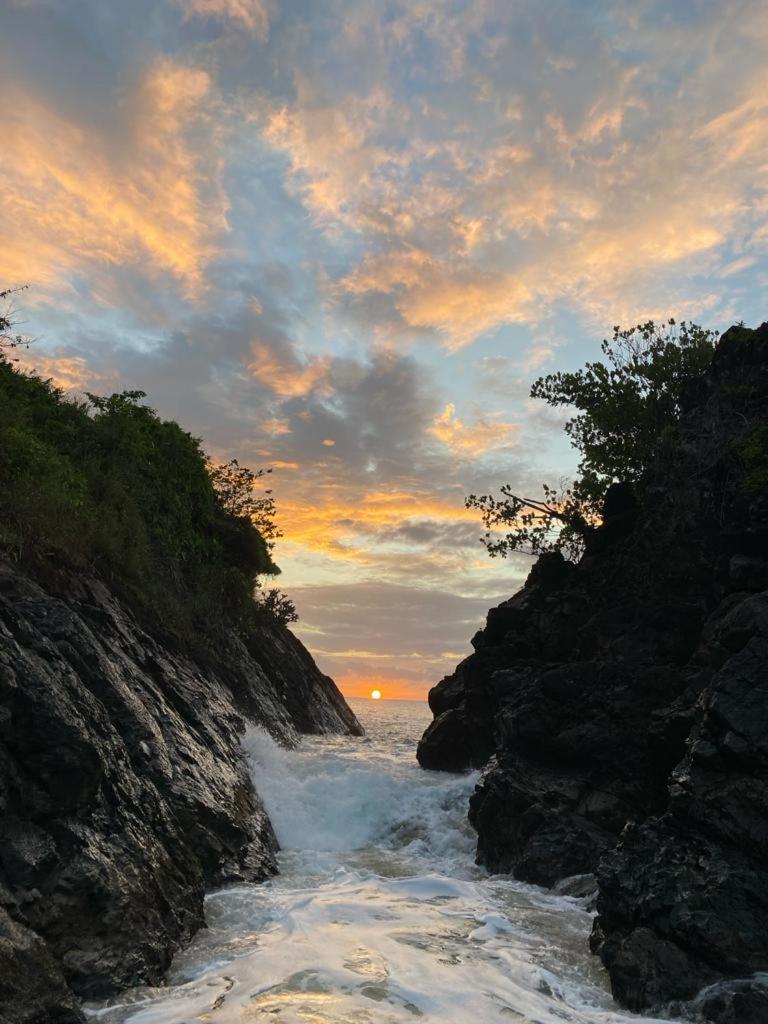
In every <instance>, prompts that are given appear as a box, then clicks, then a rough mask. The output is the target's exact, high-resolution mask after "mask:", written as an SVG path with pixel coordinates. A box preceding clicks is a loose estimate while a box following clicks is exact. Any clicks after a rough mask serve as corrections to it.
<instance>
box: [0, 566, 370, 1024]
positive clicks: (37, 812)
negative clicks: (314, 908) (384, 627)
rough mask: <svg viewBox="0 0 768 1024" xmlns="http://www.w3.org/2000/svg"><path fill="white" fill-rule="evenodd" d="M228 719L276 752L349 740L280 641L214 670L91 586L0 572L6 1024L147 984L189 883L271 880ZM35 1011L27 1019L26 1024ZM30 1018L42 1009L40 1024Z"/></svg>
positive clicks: (266, 825) (1, 979)
mask: <svg viewBox="0 0 768 1024" xmlns="http://www.w3.org/2000/svg"><path fill="white" fill-rule="evenodd" d="M243 715H247V716H248V717H249V718H251V719H252V720H253V721H256V722H257V723H260V724H261V725H263V726H264V727H266V728H267V729H268V730H269V731H270V732H271V733H272V735H273V736H275V737H276V738H277V739H279V740H281V741H283V742H285V743H292V742H294V741H295V739H296V737H297V733H298V731H299V730H302V731H307V730H310V729H311V730H312V731H329V730H334V731H359V726H358V724H357V722H356V720H355V718H354V715H353V714H352V712H351V711H350V710H349V708H347V706H346V704H345V703H344V701H343V698H342V697H341V695H340V694H339V692H338V691H337V690H336V687H335V686H334V684H333V683H332V682H331V681H330V680H329V679H328V678H327V677H325V676H323V675H322V674H321V673H320V672H319V670H318V669H317V667H316V666H315V665H314V662H312V659H311V658H310V656H309V655H308V654H307V652H306V651H305V650H304V648H303V647H302V646H301V644H300V643H299V642H298V640H296V639H295V637H293V636H292V635H291V634H290V633H289V632H288V631H287V630H285V629H283V628H281V627H279V626H274V627H269V628H267V627H265V628H264V630H263V631H262V633H261V634H260V635H259V636H256V637H254V638H252V640H251V641H250V642H249V644H248V647H246V646H245V645H244V644H243V643H242V642H241V641H239V640H237V639H236V638H234V637H231V638H229V639H227V638H222V643H221V649H220V651H219V652H218V655H217V666H216V667H215V668H213V667H212V666H210V665H201V664H200V663H199V662H197V661H195V660H194V659H193V658H192V657H190V656H189V655H187V654H184V653H182V652H180V651H178V650H174V649H172V648H170V647H168V646H167V645H163V644H162V643H160V642H159V641H158V640H157V639H155V638H153V637H152V636H150V635H149V634H148V633H147V632H145V631H144V630H143V629H141V628H140V627H139V625H138V624H137V622H136V621H135V619H134V618H133V616H132V615H131V613H130V612H129V611H128V610H127V609H126V608H125V607H124V606H123V605H122V604H121V603H120V602H119V601H118V600H117V599H116V598H115V597H114V596H113V595H112V594H111V593H110V591H109V590H108V588H107V587H106V586H105V585H104V584H103V583H102V582H100V581H99V580H97V579H90V578H86V577H77V576H68V577H63V578H61V579H60V580H55V581H46V585H45V586H43V585H42V584H41V583H40V582H37V581H36V580H34V579H33V578H31V577H30V576H28V575H26V574H24V573H23V572H21V571H19V570H18V569H17V568H16V567H14V566H12V565H9V564H7V563H0V912H2V914H3V915H4V916H3V919H2V920H3V921H4V922H5V924H3V925H0V929H1V930H0V993H4V995H3V1001H2V1008H3V1013H4V1014H5V1021H7V1022H9V1024H22V1022H23V1024H33V1022H36V1021H40V1022H42V1021H48V1020H51V1021H59V1020H60V1021H61V1024H65V1022H69V1021H70V1020H72V1021H74V1020H79V1019H80V1018H79V1016H78V1011H77V1009H76V1001H75V999H74V996H73V993H74V994H76V995H77V996H80V997H92V998H96V997H103V996H105V995H107V994H109V993H110V992H112V991H115V990H116V989H119V988H122V987H127V986H130V985H134V984H137V983H150V984H155V983H157V982H159V981H160V980H161V979H162V975H163V972H164V971H165V970H166V968H167V967H168V965H169V963H170V960H171V958H172V956H173V954H174V952H175V951H176V950H177V949H178V948H179V947H180V946H181V945H183V944H184V943H185V942H187V941H188V940H189V938H190V937H191V936H192V935H193V934H194V932H195V931H196V930H197V929H198V928H199V927H200V926H201V925H202V924H203V894H204V891H205V889H206V887H209V886H215V885H221V884H224V883H227V882H232V881H238V880H246V879H247V880H254V881H255V880H260V879H263V878H266V877H267V876H269V875H270V874H272V873H273V872H274V871H275V867H276V862H275V851H276V848H277V844H276V841H275V837H274V834H273V832H272V827H271V824H270V822H269V820H268V818H267V816H266V814H265V812H264V809H263V807H262V805H261V802H260V800H259V799H258V797H257V796H256V794H255V792H254V790H253V786H252V784H251V780H250V776H249V774H248V771H247V769H246V765H245V761H244V758H243V756H242V753H241V749H240V735H241V732H242V729H243V727H244V719H243ZM35 1014H37V1016H35ZM46 1014H47V1016H46Z"/></svg>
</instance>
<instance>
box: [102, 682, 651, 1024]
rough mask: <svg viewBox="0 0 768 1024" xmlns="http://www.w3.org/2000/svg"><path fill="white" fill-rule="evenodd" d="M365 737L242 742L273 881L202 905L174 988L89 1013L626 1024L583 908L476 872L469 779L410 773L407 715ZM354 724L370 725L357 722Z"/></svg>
mask: <svg viewBox="0 0 768 1024" xmlns="http://www.w3.org/2000/svg"><path fill="white" fill-rule="evenodd" d="M356 711H357V712H358V714H360V715H361V717H363V719H364V725H365V726H366V728H367V729H368V737H366V738H363V739H360V738H352V737H310V738H307V739H305V740H304V741H303V742H302V744H301V745H300V746H299V748H298V749H296V750H285V749H283V748H281V747H279V746H278V745H277V744H275V743H274V741H273V740H272V739H271V738H270V737H269V736H268V735H267V734H266V733H264V732H262V731H259V730H256V729H251V730H249V731H248V733H247V735H246V736H245V738H244V747H245V750H246V753H247V756H248V759H249V761H250V763H251V769H252V776H253V780H254V785H255V786H256V788H257V790H258V791H259V793H260V795H261V797H262V799H263V800H264V803H265V805H266V807H267V810H268V812H269V814H270V816H271V818H272V821H273V824H274V826H275V830H276V833H277V836H278V839H279V841H280V843H281V846H282V852H281V854H280V867H281V874H280V876H278V877H277V878H275V879H274V880H272V881H271V882H268V883H265V884H263V885H261V886H243V885H240V886H236V887H232V888H229V889H224V890H220V891H218V892H216V893H212V894H211V895H210V896H209V897H208V901H207V917H208V924H209V927H208V928H207V929H206V930H205V931H203V932H201V933H200V934H199V936H198V937H197V938H196V940H195V942H194V943H193V945H192V946H191V947H190V948H189V949H188V950H186V951H184V952H183V953H182V954H181V955H180V956H179V957H177V959H176V961H175V962H174V966H173V968H172V971H171V975H170V978H169V981H170V986H169V987H167V988H163V989H142V990H136V991H133V992H131V993H127V994H126V995H124V996H123V997H122V998H121V999H120V1000H117V1001H116V1002H115V1003H114V1004H113V1005H112V1006H101V1007H91V1008H90V1009H91V1012H94V1013H97V1014H98V1015H99V1017H100V1018H101V1020H102V1021H105V1022H108V1024H122V1022H125V1021H130V1022H131V1024H179V1022H182V1021H183V1022H187V1021H193V1020H199V1019H205V1020H207V1021H211V1022H212V1024H235V1022H237V1024H244V1022H245V1021H255V1020H261V1019H263V1020H265V1021H276V1022H280V1024H399V1022H405V1021H408V1022H413V1021H416V1020H418V1021H421V1022H424V1024H469V1022H474V1021H483V1022H484V1024H486V1022H488V1024H495V1022H498V1024H509V1022H510V1021H515V1022H517V1024H526V1022H527V1024H564V1022H566V1024H568V1022H570V1024H622V1022H626V1024H629V1022H630V1021H634V1022H635V1024H638V1022H639V1021H648V1020H650V1019H651V1018H637V1017H632V1016H630V1015H628V1014H626V1013H625V1012H623V1011H621V1010H619V1009H617V1008H616V1007H615V1005H614V1003H613V1002H612V1000H611V998H610V995H609V993H608V992H607V990H606V986H605V978H604V975H603V972H602V969H601V967H600V965H599V963H598V962H597V960H596V959H595V958H591V957H589V955H588V954H587V952H586V936H587V934H588V932H589V928H590V924H591V914H590V913H588V912H587V909H586V907H585V904H584V902H583V901H580V900H578V899H573V898H569V897H562V896H556V895H553V894H550V893H546V892H544V891H543V890H541V889H537V888H536V887H534V886H528V885H523V884H521V883H519V882H516V881H514V880H512V879H509V878H505V877H494V878H489V877H487V876H486V874H485V873H484V872H483V871H482V870H481V869H480V868H478V867H477V866H476V865H475V864H474V858H473V851H474V839H473V835H472V833H471V830H470V829H469V826H468V824H467V820H466V805H467V798H468V796H469V794H470V792H471V791H472V787H473V785H474V783H475V778H476V777H475V776H474V775H469V774H468V775H450V774H447V773H439V772H434V773H433V772H424V771H421V770H420V769H419V768H418V767H417V766H416V764H415V761H414V757H413V751H414V746H415V742H414V740H415V737H416V736H418V734H419V732H420V730H421V729H422V728H423V724H424V719H425V718H426V717H427V715H426V714H425V709H424V708H422V707H421V706H420V705H415V704H408V703H406V702H398V701H386V702H381V704H379V705H376V706H375V707H374V706H372V705H370V704H369V703H368V702H359V703H358V704H357V706H356ZM366 712H367V714H366Z"/></svg>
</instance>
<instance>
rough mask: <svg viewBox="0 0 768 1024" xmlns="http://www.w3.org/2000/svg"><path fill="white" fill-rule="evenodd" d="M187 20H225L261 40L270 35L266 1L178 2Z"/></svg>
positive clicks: (218, 0)
mask: <svg viewBox="0 0 768 1024" xmlns="http://www.w3.org/2000/svg"><path fill="white" fill-rule="evenodd" d="M176 3H177V4H179V6H181V7H183V8H184V11H185V13H186V17H187V18H191V17H199V18H212V17H213V18H224V19H226V20H228V21H233V22H235V23H237V24H238V25H240V26H242V27H243V28H245V29H247V30H248V31H250V32H253V33H254V35H256V36H258V38H259V39H266V38H267V36H268V35H269V9H268V7H267V4H266V3H265V0H176Z"/></svg>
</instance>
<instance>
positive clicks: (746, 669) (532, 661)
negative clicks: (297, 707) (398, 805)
mask: <svg viewBox="0 0 768 1024" xmlns="http://www.w3.org/2000/svg"><path fill="white" fill-rule="evenodd" d="M641 493H642V499H641V500H640V501H639V502H638V501H636V500H635V497H634V494H633V491H632V490H631V489H629V488H628V487H626V486H621V485H616V486H613V487H612V488H610V489H609V492H608V495H607V497H606V507H605V517H604V525H603V526H601V527H600V528H599V529H598V530H596V531H595V533H594V535H593V536H592V537H591V538H590V539H589V543H588V545H587V550H586V553H585V555H584V557H583V558H582V559H581V561H580V562H579V563H578V564H573V563H570V562H566V561H564V560H563V559H562V558H561V557H560V556H559V555H556V554H551V555H546V556H543V557H542V558H541V559H540V560H539V561H538V563H537V564H536V565H534V567H533V569H532V571H531V573H530V576H529V577H528V580H527V581H526V584H525V586H524V587H523V588H522V590H521V591H520V592H519V593H518V594H516V595H515V596H514V597H513V598H512V599H511V600H509V601H507V602H505V603H504V604H502V605H500V606H499V607H498V608H494V609H493V610H492V611H491V612H490V613H489V615H488V620H487V624H486V627H485V629H484V630H482V631H481V632H480V633H478V635H477V636H476V637H475V638H474V640H473V646H474V648H475V653H474V654H472V655H471V656H470V657H469V658H467V659H466V660H465V661H464V662H462V664H460V665H459V666H458V668H457V669H456V671H455V672H454V674H453V675H451V676H449V677H448V678H447V679H444V680H443V681H442V682H440V683H439V684H438V685H437V686H436V687H435V688H434V689H433V690H432V691H431V692H430V695H429V702H430V706H431V708H432V711H433V713H434V716H435V718H434V721H433V722H432V724H431V725H430V726H429V728H428V729H427V731H426V733H425V735H424V737H423V739H422V741H421V744H420V746H419V750H418V756H419V760H420V762H421V764H422V765H424V766H425V767H427V768H440V769H448V770H453V771H456V770H461V769H464V768H467V767H470V766H486V771H485V774H484V776H483V778H482V780H481V782H480V784H479V786H478V788H477V790H476V792H475V794H474V796H473V798H472V801H471V806H470V820H471V821H472V823H473V825H474V827H475V829H476V830H477V833H478V860H479V861H480V862H481V863H483V864H485V865H487V866H488V867H489V868H490V869H491V870H492V871H498V872H511V873H512V874H514V875H515V876H516V877H518V878H520V879H523V880H525V881H529V882H533V883H537V884H540V885H544V886H551V885H553V884H555V883H556V882H558V881H560V880H562V879H564V878H568V877H570V876H578V875H582V876H583V875H594V876H596V884H597V891H598V895H597V904H596V906H597V916H596V919H595V925H594V930H593V935H592V940H591V941H592V948H593V950H594V951H595V952H596V953H597V954H599V956H600V957H601V958H602V960H603V962H604V964H605V965H606V967H607V968H608V971H609V973H610V977H611V982H612V986H613V991H614V994H615V996H616V997H617V999H619V1000H620V1001H621V1002H622V1003H624V1004H625V1005H626V1006H628V1007H630V1008H632V1009H635V1010H641V1009H649V1008H657V1007H666V1008H667V1010H670V1009H671V1010H672V1011H673V1012H674V1011H678V1012H686V1011H687V1009H690V1007H691V1006H694V1007H695V1011H696V1013H698V1014H699V1015H700V1019H702V1018H703V1019H705V1020H709V1021H718V1022H723V1024H726V1022H727V1024H756V1022H757V1021H764V1020H768V990H767V989H766V988H764V987H761V984H760V977H759V975H760V973H761V972H766V971H768V925H767V924H766V922H768V589H767V588H768V324H764V325H763V326H762V327H760V328H759V329H758V330H755V331H751V330H748V329H746V328H743V327H734V328H732V329H731V330H729V331H728V332H726V334H724V335H723V337H722V338H721V339H720V342H719V344H718V347H717V350H716V353H715V357H714V360H713V362H712V364H711V367H710V369H709V370H708V371H707V372H706V373H705V374H704V375H703V376H702V377H701V378H700V379H698V380H696V381H694V382H692V383H691V385H690V387H689V389H688V392H687V393H686V395H685V400H684V409H683V414H682V416H681V419H680V422H679V424H678V426H677V427H676V428H675V431H674V433H673V435H672V436H671V437H669V438H667V439H666V443H665V444H664V447H663V451H662V450H660V452H659V455H658V458H657V459H656V460H655V461H654V463H653V465H652V466H651V467H650V469H649V470H648V473H647V475H646V479H645V480H644V481H643V486H642V489H641ZM582 882H583V880H582ZM756 976H757V977H756ZM702 990H704V991H703V993H702V994H701V995H699V996H698V997H697V993H701V992H702ZM695 999H697V1001H696V1002H695V1003H692V1002H691V1000H695Z"/></svg>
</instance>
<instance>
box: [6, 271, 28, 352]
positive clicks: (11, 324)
mask: <svg viewBox="0 0 768 1024" xmlns="http://www.w3.org/2000/svg"><path fill="white" fill-rule="evenodd" d="M27 287H28V285H25V284H23V285H21V286H20V287H18V288H6V289H5V290H4V291H0V352H2V351H3V349H5V350H6V351H8V350H9V349H13V348H19V347H20V346H22V345H23V346H25V347H27V348H28V347H29V345H30V341H31V339H29V338H27V337H26V336H25V335H23V334H20V333H19V332H18V331H15V330H14V328H16V327H18V326H19V324H18V321H17V319H16V316H17V312H18V311H17V309H16V307H15V306H14V305H13V298H12V296H14V295H18V293H19V292H23V291H25V290H26V289H27Z"/></svg>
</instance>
